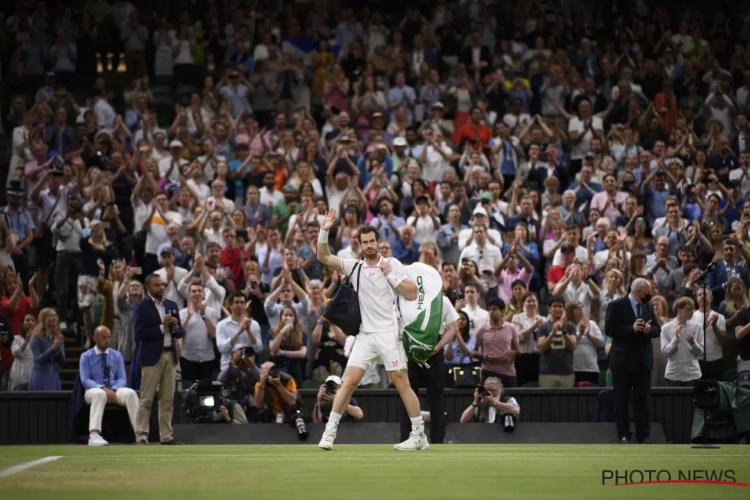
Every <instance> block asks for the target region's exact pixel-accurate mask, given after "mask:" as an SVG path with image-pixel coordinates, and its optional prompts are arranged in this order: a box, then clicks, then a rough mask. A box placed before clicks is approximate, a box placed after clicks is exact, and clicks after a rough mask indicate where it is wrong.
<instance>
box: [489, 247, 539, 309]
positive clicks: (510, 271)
mask: <svg viewBox="0 0 750 500" xmlns="http://www.w3.org/2000/svg"><path fill="white" fill-rule="evenodd" d="M519 262H520V263H521V265H522V266H523V267H522V268H521V269H518V264H519ZM533 272H534V268H533V267H531V263H530V262H529V261H528V259H526V257H524V256H523V254H522V253H521V252H519V251H518V248H517V247H516V246H515V245H511V246H510V247H509V248H508V255H507V256H506V257H505V258H504V259H503V260H502V261H501V262H500V264H499V265H498V266H497V269H495V278H496V279H497V296H498V297H500V299H501V300H502V301H503V302H506V303H508V302H511V301H512V299H513V282H514V281H516V280H521V281H523V282H524V283H526V288H527V289H528V287H529V281H531V276H532V274H533Z"/></svg>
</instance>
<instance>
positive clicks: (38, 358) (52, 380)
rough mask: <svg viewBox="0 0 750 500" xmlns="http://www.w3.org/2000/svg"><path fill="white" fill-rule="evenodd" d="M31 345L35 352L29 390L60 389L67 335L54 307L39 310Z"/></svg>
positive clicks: (32, 350)
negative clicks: (61, 327)
mask: <svg viewBox="0 0 750 500" xmlns="http://www.w3.org/2000/svg"><path fill="white" fill-rule="evenodd" d="M29 345H30V347H31V352H32V353H33V354H34V368H33V369H32V370H31V377H30V379H29V390H30V391H59V390H60V368H62V366H63V364H64V363H65V359H66V358H65V336H64V335H63V333H62V331H61V330H60V321H59V319H58V317H57V313H56V312H55V311H54V310H53V309H50V308H46V309H42V310H41V311H40V312H39V317H38V321H37V326H36V328H35V329H34V333H33V335H32V337H31V340H30V341H29Z"/></svg>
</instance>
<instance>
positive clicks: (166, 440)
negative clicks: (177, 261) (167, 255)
mask: <svg viewBox="0 0 750 500" xmlns="http://www.w3.org/2000/svg"><path fill="white" fill-rule="evenodd" d="M145 283H146V289H147V290H148V296H147V297H146V298H144V299H143V300H142V301H140V302H138V303H137V304H136V305H135V308H134V310H133V325H134V330H135V340H136V342H138V343H139V347H138V351H139V355H140V366H141V370H142V374H141V383H140V395H141V400H140V404H139V408H138V420H137V426H136V432H135V439H136V442H137V443H138V444H148V434H149V428H150V427H151V405H152V404H153V402H154V396H155V395H156V391H157V389H158V390H159V395H160V397H159V437H160V441H161V443H162V444H179V443H177V441H175V440H174V437H173V436H172V411H173V409H174V385H175V374H176V371H177V342H178V339H181V338H182V337H183V335H184V331H183V330H182V325H181V324H180V322H179V320H178V314H179V310H178V308H177V304H175V303H174V302H172V301H171V300H168V299H165V298H164V287H165V284H164V281H163V280H162V279H161V277H160V276H159V275H156V274H149V275H148V276H146V281H145Z"/></svg>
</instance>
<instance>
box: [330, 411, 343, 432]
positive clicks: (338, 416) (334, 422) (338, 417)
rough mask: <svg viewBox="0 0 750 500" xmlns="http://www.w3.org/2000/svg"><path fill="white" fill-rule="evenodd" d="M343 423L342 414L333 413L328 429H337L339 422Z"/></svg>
mask: <svg viewBox="0 0 750 500" xmlns="http://www.w3.org/2000/svg"><path fill="white" fill-rule="evenodd" d="M340 421H341V413H336V412H335V411H332V412H331V414H330V415H329V416H328V424H326V427H332V428H334V429H335V428H336V427H338V425H339V422H340Z"/></svg>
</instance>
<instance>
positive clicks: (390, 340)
mask: <svg viewBox="0 0 750 500" xmlns="http://www.w3.org/2000/svg"><path fill="white" fill-rule="evenodd" d="M335 221H336V211H335V210H329V211H328V212H327V213H326V216H325V219H324V220H323V224H322V225H321V230H320V233H319V236H318V260H319V261H320V262H321V263H322V264H323V265H325V266H328V267H330V268H332V269H333V270H335V271H339V272H340V271H343V272H344V273H346V274H347V275H351V274H353V272H354V268H355V267H357V269H359V270H360V271H359V274H358V278H352V285H353V286H354V287H355V289H356V291H357V296H358V300H359V302H360V311H361V315H362V323H361V325H360V333H359V335H358V336H357V342H355V344H354V347H353V348H352V353H351V355H350V357H349V362H348V364H347V367H346V372H345V374H344V385H343V386H342V387H341V389H339V391H338V392H337V393H336V397H335V399H334V402H333V409H332V411H331V415H330V417H329V420H328V423H327V424H326V429H325V432H324V433H323V437H322V439H321V440H320V443H319V444H318V447H320V448H321V449H324V450H330V449H332V448H333V441H334V440H335V439H336V429H337V427H338V423H339V422H340V420H341V416H342V415H343V413H344V410H345V408H346V407H347V405H348V404H349V399H350V398H351V395H352V393H353V392H354V390H355V389H356V388H357V386H358V385H359V382H360V381H361V380H362V377H363V376H364V374H365V371H366V370H367V369H368V368H370V367H371V366H372V365H373V363H375V362H377V361H378V360H379V359H382V360H383V364H384V366H385V369H386V371H388V373H389V374H390V378H391V382H393V385H395V386H396V389H397V390H398V393H399V395H400V396H401V400H402V401H403V402H404V406H405V407H406V411H407V413H408V414H409V417H410V420H411V424H412V432H411V434H410V435H409V439H408V440H406V441H405V442H403V443H400V444H397V445H396V446H395V449H396V450H400V451H420V450H427V449H428V448H429V447H430V445H429V443H428V442H427V437H426V436H425V434H424V421H423V420H422V412H421V410H420V407H419V398H417V395H416V394H415V393H414V391H413V390H412V388H411V386H410V385H409V377H408V375H407V373H406V368H407V366H406V354H405V352H404V347H403V345H402V343H401V340H400V338H399V337H400V335H399V333H400V332H399V318H398V313H397V311H396V308H395V301H396V299H397V297H396V294H397V293H398V294H400V295H402V296H403V297H404V298H405V299H407V300H416V299H417V285H416V284H415V283H414V282H412V281H411V279H409V277H408V275H407V274H406V269H405V268H404V266H403V264H401V263H400V262H399V261H398V260H396V259H388V260H386V259H384V258H383V257H382V256H381V255H380V253H378V243H379V238H378V232H377V230H376V229H375V228H373V227H371V226H365V227H363V228H361V229H360V230H359V231H358V232H357V238H359V243H360V245H361V246H362V250H363V253H364V257H365V259H364V261H363V262H362V263H360V262H359V261H356V260H343V259H340V258H339V257H334V256H333V255H331V252H330V249H329V248H328V232H329V231H330V230H331V229H332V228H333V226H334V223H335ZM360 266H361V267H360Z"/></svg>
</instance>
